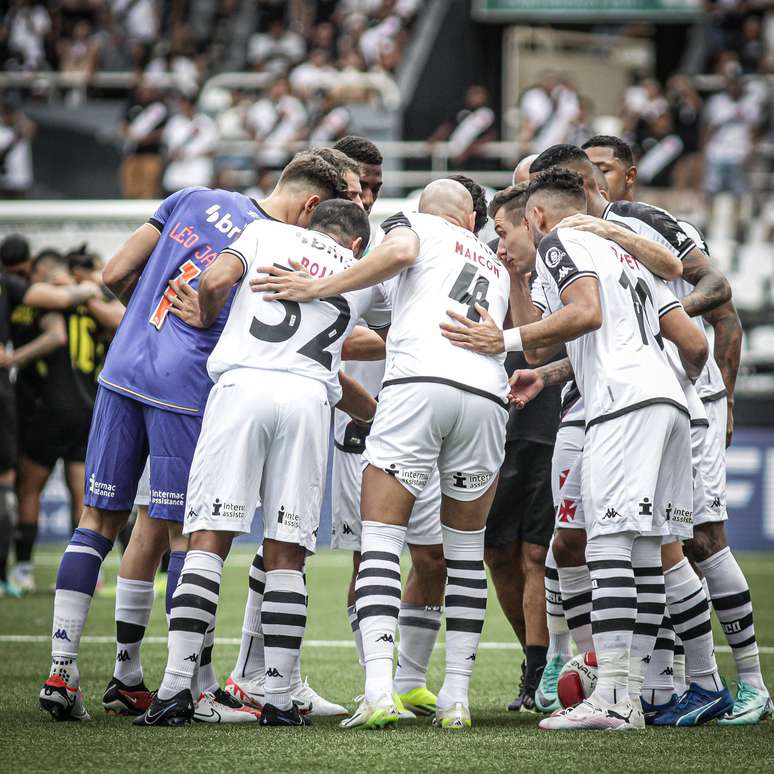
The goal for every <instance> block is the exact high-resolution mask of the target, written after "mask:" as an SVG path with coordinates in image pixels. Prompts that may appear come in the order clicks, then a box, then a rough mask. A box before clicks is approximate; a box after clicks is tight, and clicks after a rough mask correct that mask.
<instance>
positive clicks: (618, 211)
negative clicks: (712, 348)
mask: <svg viewBox="0 0 774 774" xmlns="http://www.w3.org/2000/svg"><path fill="white" fill-rule="evenodd" d="M603 217H604V218H605V220H611V221H614V222H617V223H622V224H623V225H625V226H628V227H629V228H630V229H631V230H632V231H634V233H635V234H639V235H640V236H644V237H647V238H648V239H651V240H653V241H654V242H658V243H659V244H661V245H663V246H664V247H666V248H667V249H668V250H671V251H672V252H673V253H674V254H675V255H676V256H677V257H678V258H680V259H681V260H682V259H683V258H685V256H686V255H688V253H689V252H691V250H693V248H694V247H698V248H699V249H700V250H701V251H702V252H704V253H707V245H706V243H705V241H704V238H703V237H702V235H701V234H700V233H699V232H698V230H697V229H696V228H695V227H694V226H692V225H691V224H690V223H686V222H685V221H678V220H675V218H673V217H672V216H671V215H670V214H669V213H668V212H667V211H666V210H662V209H661V208H660V207H654V206H653V205H652V204H645V203H644V202H626V201H620V202H611V203H610V204H608V205H607V207H606V208H605V212H604V215H603ZM707 254H708V253H707ZM669 285H670V287H671V288H672V292H673V293H674V294H675V295H676V296H677V297H678V298H683V297H685V296H687V295H688V294H689V293H690V292H691V291H692V290H693V285H691V284H690V283H689V282H686V281H685V280H684V279H676V280H672V281H671V282H670V283H669ZM692 319H693V321H694V324H695V325H697V326H698V327H699V328H701V330H702V332H703V331H704V320H703V319H702V318H701V317H693V318H692ZM696 390H697V391H698V393H699V397H701V398H702V399H703V400H708V399H717V398H719V397H723V396H724V395H725V394H726V387H725V384H724V383H723V376H722V374H721V373H720V368H718V364H717V363H716V362H715V358H714V357H713V356H712V352H710V354H709V357H708V358H707V364H706V365H705V366H704V369H703V370H702V372H701V374H700V375H699V378H698V379H697V380H696Z"/></svg>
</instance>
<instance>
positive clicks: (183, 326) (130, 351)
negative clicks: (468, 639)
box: [99, 188, 269, 415]
mask: <svg viewBox="0 0 774 774" xmlns="http://www.w3.org/2000/svg"><path fill="white" fill-rule="evenodd" d="M268 217H269V216H268V215H267V214H266V213H265V212H264V211H263V210H262V209H261V208H260V207H259V206H258V204H257V203H256V202H254V201H253V200H252V199H250V198H248V197H247V196H244V195H243V194H239V193H233V192H231V191H223V190H219V189H217V190H212V189H209V188H184V189H182V190H181V191H178V192H177V193H174V194H172V196H170V197H168V198H167V199H165V200H164V201H163V202H162V203H161V205H160V206H159V208H158V209H157V210H156V212H155V213H154V214H153V217H152V218H150V220H149V221H148V223H149V224H150V225H151V226H153V227H154V228H157V229H158V230H159V233H160V234H161V236H160V237H159V241H158V243H157V244H156V247H155V248H154V250H153V252H152V253H151V255H150V258H148V262H147V264H146V265H145V268H144V269H143V271H142V274H141V276H140V279H139V282H138V283H137V287H136V288H135V289H134V292H133V293H132V297H131V299H130V301H129V304H128V306H127V307H126V313H125V314H124V319H123V320H122V321H121V325H120V326H119V328H118V331H117V332H116V335H115V338H114V339H113V342H112V343H111V345H110V349H109V350H108V355H107V359H106V361H105V367H104V368H103V369H102V372H101V373H100V376H99V381H100V383H101V384H102V385H103V386H104V387H106V388H107V389H109V390H113V391H115V392H119V393H121V394H122V395H126V396H127V397H130V398H134V399H135V400H138V401H141V402H143V403H147V404H148V405H151V406H156V407H157V408H161V409H166V410H168V411H176V412H179V413H184V414H197V415H198V414H201V413H202V412H203V411H204V405H205V403H206V402H207V395H208V394H209V392H210V387H212V381H211V380H210V378H209V376H208V375H207V368H206V365H207V358H208V357H209V355H210V352H212V349H213V347H214V346H215V344H216V343H217V341H218V339H219V338H220V334H221V332H222V330H223V326H224V325H225V323H226V318H227V317H228V311H229V307H230V306H231V300H232V299H233V296H234V293H235V292H236V287H237V286H235V287H234V290H233V291H232V293H231V295H230V296H229V300H228V302H227V303H226V305H225V306H224V307H223V309H222V311H221V313H220V314H219V315H218V318H217V320H215V322H214V323H213V324H212V325H211V326H210V327H209V328H204V329H202V328H194V327H192V326H190V325H188V324H187V323H184V322H183V321H182V320H180V319H179V318H177V317H175V316H174V315H173V314H170V312H169V309H170V303H169V301H167V300H166V299H165V298H164V292H165V291H166V290H167V288H168V283H169V281H170V280H172V279H176V278H177V279H185V280H187V281H188V283H189V284H190V285H191V287H193V288H196V287H197V286H198V284H199V280H200V278H201V275H202V273H203V272H204V270H205V269H206V268H207V267H208V266H209V265H210V264H211V263H212V262H213V261H214V260H215V258H216V257H217V255H218V253H220V251H221V250H223V248H224V247H227V246H228V245H230V244H231V243H232V242H233V241H234V240H235V239H236V238H237V237H238V236H239V234H240V233H241V232H242V230H243V229H244V227H245V226H246V225H247V224H248V223H250V222H251V221H253V220H256V219H260V218H268Z"/></svg>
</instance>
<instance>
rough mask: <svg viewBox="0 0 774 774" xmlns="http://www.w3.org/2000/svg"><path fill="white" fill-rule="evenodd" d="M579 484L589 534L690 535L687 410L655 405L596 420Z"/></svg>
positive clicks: (683, 537) (691, 518)
mask: <svg viewBox="0 0 774 774" xmlns="http://www.w3.org/2000/svg"><path fill="white" fill-rule="evenodd" d="M581 489H582V497H583V503H584V510H585V515H586V516H585V518H586V532H587V534H588V537H589V538H592V537H595V536H597V535H608V534H616V533H619V532H636V533H639V534H641V535H652V536H661V537H664V536H666V535H674V536H676V537H678V538H680V539H681V540H687V539H689V538H690V537H692V535H693V481H692V475H691V433H690V421H689V419H688V416H687V414H685V413H683V412H682V411H680V410H679V409H677V408H676V407H674V406H671V405H668V404H653V405H650V406H647V407H644V408H641V409H638V410H636V411H631V412H629V413H627V414H624V415H622V416H620V417H617V418H615V419H609V420H607V421H606V422H599V423H597V424H592V425H591V426H590V427H589V428H588V431H587V432H586V442H585V446H584V448H583V463H582V482H581Z"/></svg>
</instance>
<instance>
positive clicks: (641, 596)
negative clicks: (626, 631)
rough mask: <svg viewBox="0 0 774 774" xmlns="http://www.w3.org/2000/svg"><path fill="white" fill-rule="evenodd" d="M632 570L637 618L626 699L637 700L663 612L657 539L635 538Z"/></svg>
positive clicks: (663, 589) (658, 540) (661, 576)
mask: <svg viewBox="0 0 774 774" xmlns="http://www.w3.org/2000/svg"><path fill="white" fill-rule="evenodd" d="M632 568H633V569H634V584H635V589H636V592H637V618H636V620H635V623H634V633H633V635H632V650H631V659H630V663H629V696H630V697H631V699H632V700H633V701H637V700H639V698H640V693H641V692H642V686H643V683H644V681H645V673H646V671H647V669H648V664H649V663H650V661H651V658H652V655H653V651H654V649H655V647H656V640H657V639H658V633H659V629H661V624H662V622H663V620H664V612H665V610H666V590H665V588H664V571H663V570H662V569H661V538H660V537H638V538H637V539H636V540H635V541H634V545H633V547H632Z"/></svg>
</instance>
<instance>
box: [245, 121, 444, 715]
mask: <svg viewBox="0 0 774 774" xmlns="http://www.w3.org/2000/svg"><path fill="white" fill-rule="evenodd" d="M334 147H335V148H336V149H337V150H340V151H342V152H344V153H346V154H347V155H348V157H349V158H351V159H353V161H355V162H357V163H358V164H359V166H360V186H361V190H362V191H363V193H364V195H363V196H362V202H363V205H364V207H365V209H366V212H370V210H371V207H372V206H373V204H374V202H375V201H376V199H377V198H378V195H379V184H380V182H381V174H382V171H381V165H382V156H381V153H380V152H379V149H378V148H377V147H376V146H375V145H374V144H373V143H372V142H370V141H369V140H367V139H366V138H364V137H354V136H349V137H344V138H342V139H341V140H340V141H339V142H338V143H337V144H336V145H335V146H334ZM382 234H383V232H382V231H381V229H379V230H378V231H376V232H375V233H373V234H372V239H371V243H370V244H369V247H368V249H373V247H374V246H375V244H376V243H378V241H380V239H381V236H382ZM366 252H367V251H366ZM385 332H386V329H385ZM384 335H386V333H385V334H384ZM376 343H377V346H376V347H375V350H376V351H375V353H374V354H373V355H371V354H370V353H369V356H373V357H374V358H375V359H373V360H358V359H350V360H348V362H346V363H345V365H344V369H345V371H346V373H347V374H348V375H349V376H350V377H351V378H353V379H355V380H356V381H357V382H359V383H360V384H361V385H363V386H364V387H365V388H366V390H368V392H369V393H370V394H371V395H374V396H375V395H377V394H378V393H379V390H380V389H381V385H382V379H383V377H384V366H385V362H384V354H383V349H384V342H383V341H381V340H379V339H377V342H376ZM345 349H346V345H345ZM333 431H334V449H333V484H332V487H331V511H332V512H331V520H332V524H331V547H332V548H334V549H341V550H348V551H352V559H353V562H352V563H353V569H352V578H351V582H350V585H349V589H348V592H347V617H348V619H349V623H350V626H351V628H352V634H353V637H354V639H355V645H356V647H357V651H358V660H359V662H360V663H361V664H363V644H362V639H361V635H360V628H359V624H358V619H357V612H356V610H355V578H356V577H357V571H358V568H359V566H360V539H361V519H360V489H361V483H362V479H363V457H362V455H363V452H364V451H365V442H366V438H367V436H368V433H369V432H370V426H369V425H364V424H363V423H359V422H357V421H355V420H353V419H352V418H351V417H350V416H349V415H348V414H346V412H343V411H340V410H338V409H337V410H335V411H334V417H333ZM440 505H441V488H440V481H439V478H438V473H437V472H435V473H434V474H433V475H432V477H431V478H430V481H429V482H428V485H427V487H425V490H424V491H423V492H422V494H421V496H420V497H419V498H418V500H417V502H416V504H415V506H414V509H413V511H412V515H411V519H410V520H409V529H408V534H407V537H406V542H407V543H408V546H409V549H410V551H411V569H410V570H409V573H408V577H407V578H406V584H405V588H404V589H403V596H402V599H401V609H400V614H399V616H398V628H399V633H400V643H399V652H398V666H397V670H396V673H395V692H396V694H397V696H396V704H397V705H398V710H399V711H400V712H402V713H404V715H405V717H410V716H411V713H415V714H417V715H432V714H433V713H434V712H435V701H436V697H435V695H434V694H433V693H432V692H431V691H430V690H428V688H427V685H426V679H427V668H428V665H429V662H430V657H431V655H432V652H433V648H434V647H435V642H436V639H437V637H438V632H439V631H440V628H441V615H442V608H441V605H442V603H443V588H444V584H445V582H446V565H445V564H444V559H443V547H442V545H441V524H440V521H439V519H438V513H439V509H440ZM232 678H233V679H237V678H236V677H234V676H233V675H232Z"/></svg>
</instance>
